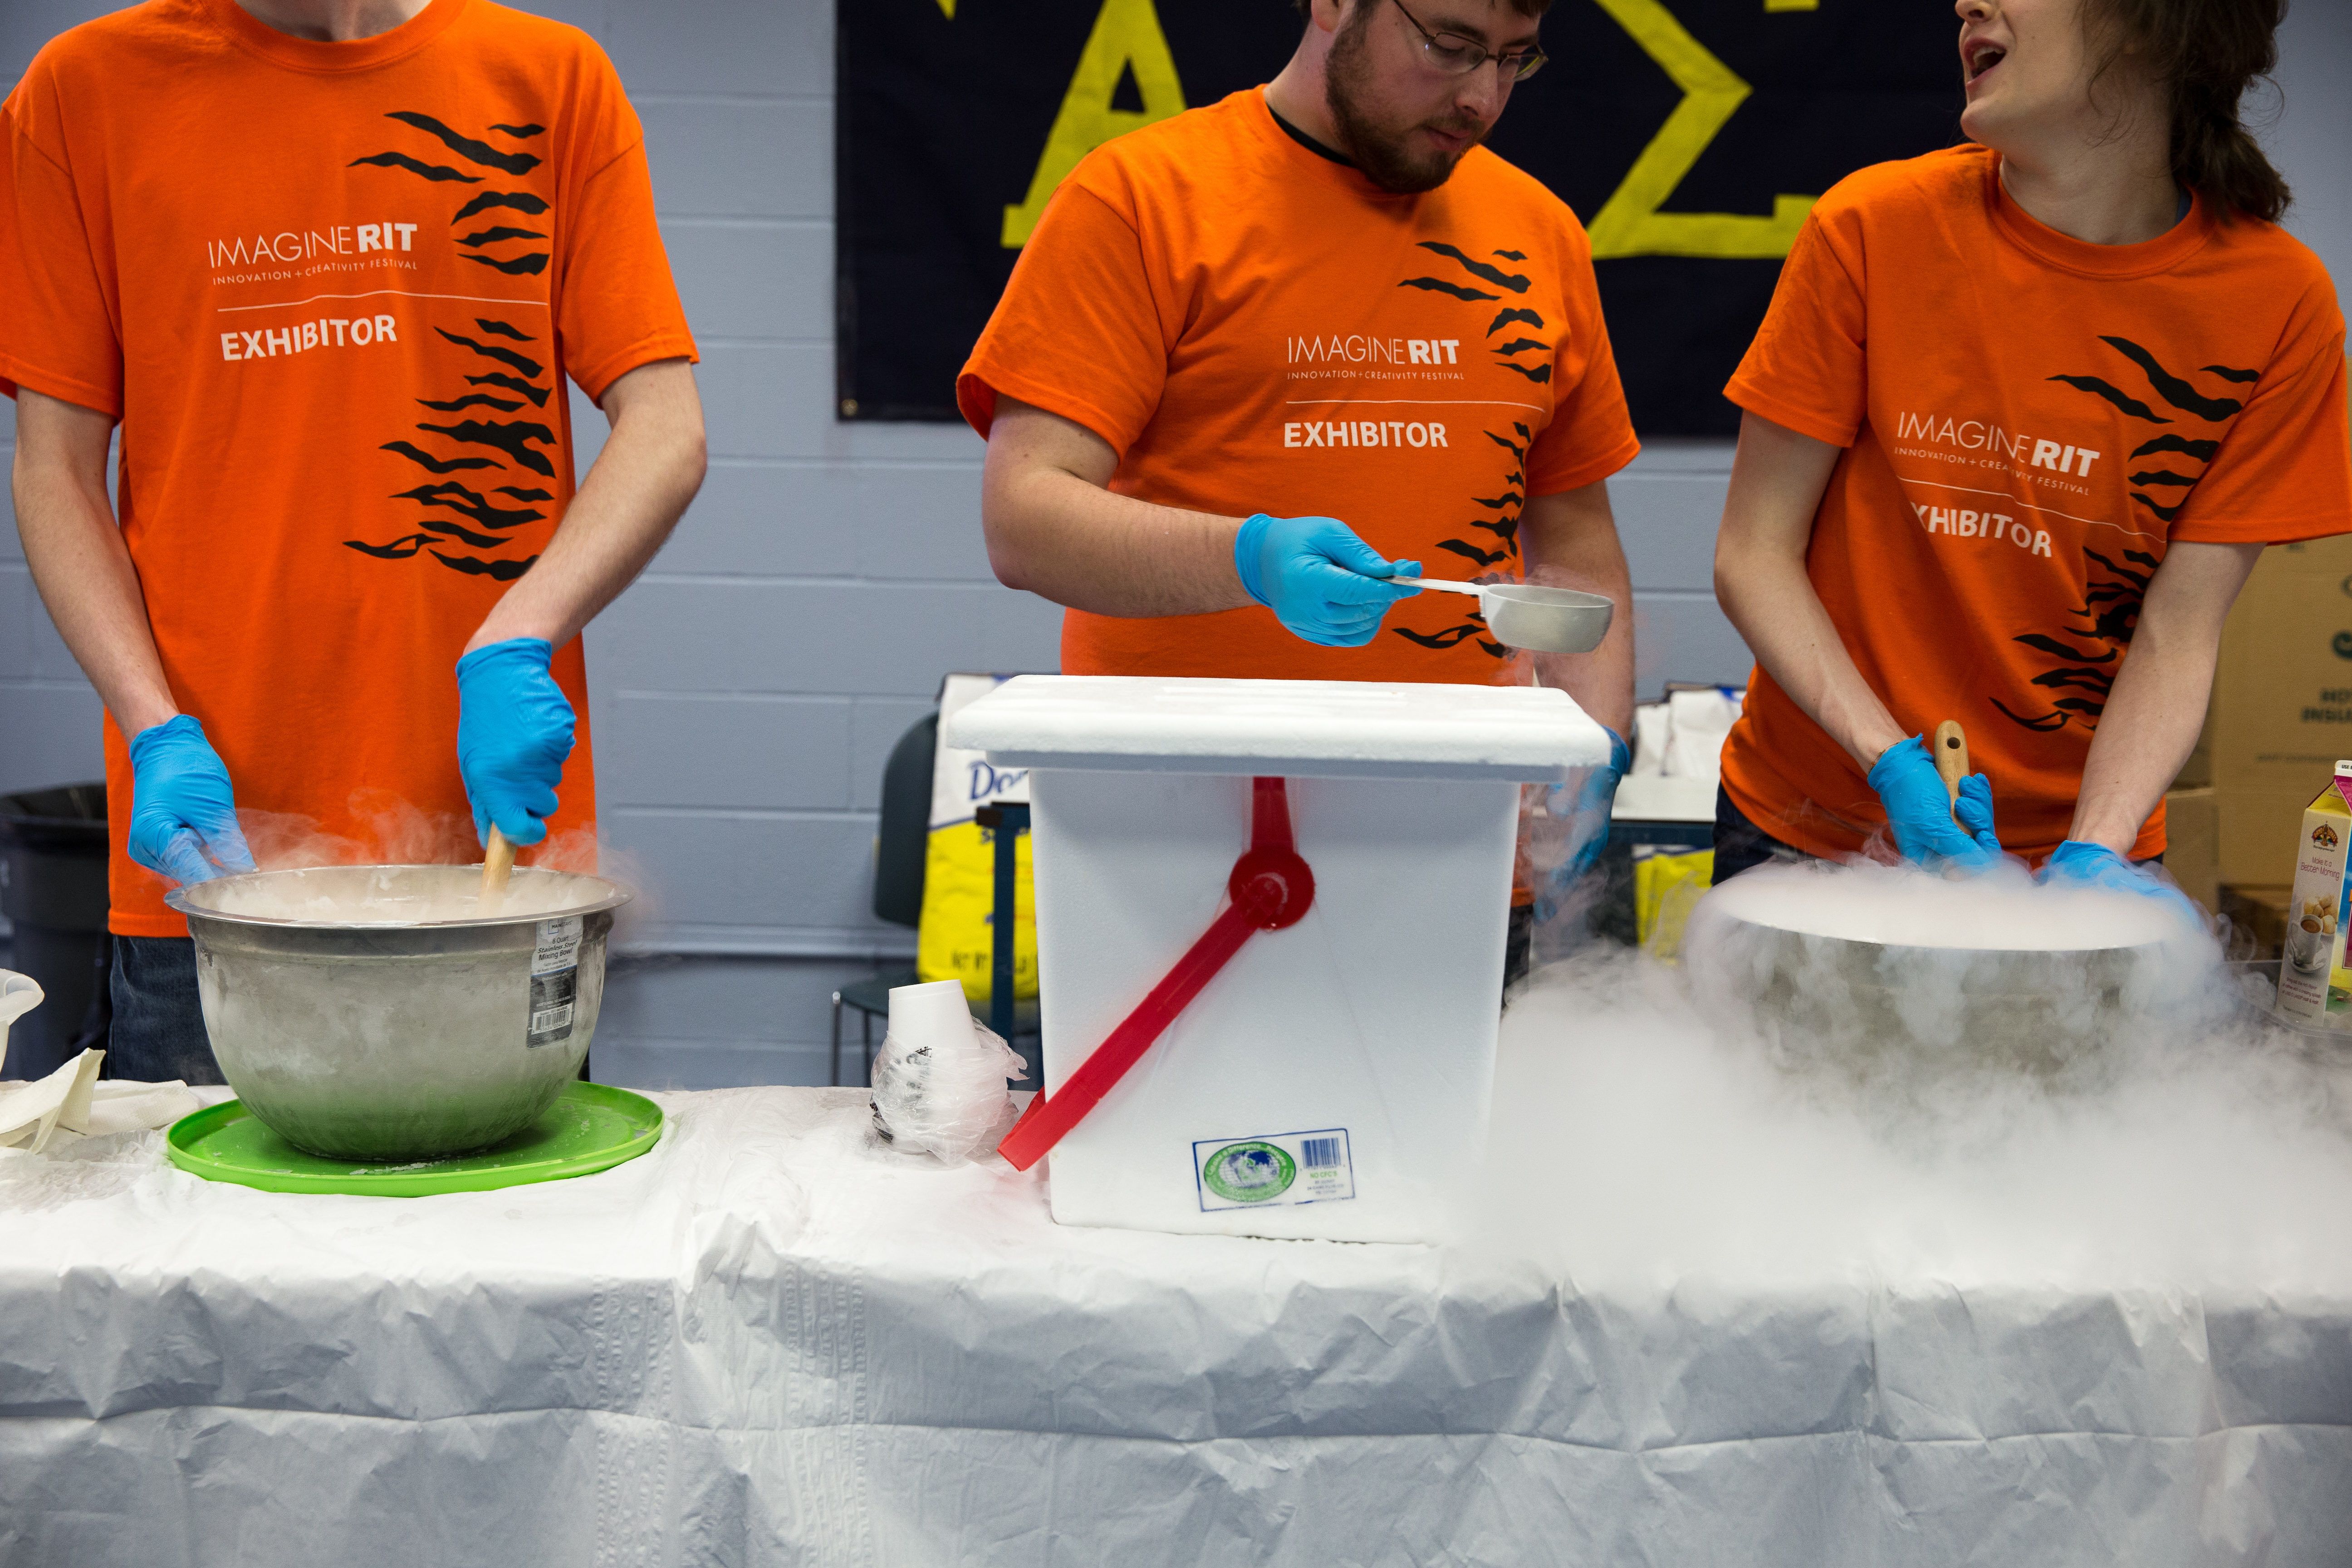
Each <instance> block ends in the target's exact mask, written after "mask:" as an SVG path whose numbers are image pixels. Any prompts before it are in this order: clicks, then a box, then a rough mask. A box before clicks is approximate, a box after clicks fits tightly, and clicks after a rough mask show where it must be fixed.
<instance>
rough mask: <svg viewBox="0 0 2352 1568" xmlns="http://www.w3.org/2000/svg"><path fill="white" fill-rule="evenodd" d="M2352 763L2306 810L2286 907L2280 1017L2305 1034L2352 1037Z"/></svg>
mask: <svg viewBox="0 0 2352 1568" xmlns="http://www.w3.org/2000/svg"><path fill="white" fill-rule="evenodd" d="M2347 860H2352V762H2340V763H2336V776H2335V777H2334V778H2332V779H2330V780H2328V781H2327V787H2326V789H2323V790H2321V791H2320V792H2319V795H2318V798H2317V799H2315V800H2314V801H2313V802H2312V803H2311V804H2310V805H2307V806H2305V808H2304V812H2303V833H2302V837H2299V838H2298V839H2297V840H2296V841H2295V857H2294V896H2293V897H2292V898H2291V899H2290V900H2289V901H2288V906H2287V923H2286V945H2285V950H2284V952H2282V953H2281V954H2280V957H2279V984H2278V1011H2279V1015H2280V1016H2282V1017H2284V1018H2288V1019H2292V1020H2293V1021H2294V1022H2295V1023H2298V1024H2301V1025H2304V1026H2306V1027H2309V1026H2320V1027H2324V1028H2334V1029H2347V1030H2352V970H2347V967H2346V965H2345V962H2344V928H2345V925H2346V924H2347V917H2352V880H2347V878H2346V876H2345V871H2346V868H2347Z"/></svg>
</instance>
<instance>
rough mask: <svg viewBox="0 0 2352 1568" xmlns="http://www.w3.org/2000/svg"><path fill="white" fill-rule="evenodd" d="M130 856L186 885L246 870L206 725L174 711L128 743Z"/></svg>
mask: <svg viewBox="0 0 2352 1568" xmlns="http://www.w3.org/2000/svg"><path fill="white" fill-rule="evenodd" d="M130 847H131V858H132V859H133V860H136V861H138V862H139V864H141V865H142V866H144V867H146V868H148V869H149V870H151V871H161V872H163V875H165V876H166V877H169V878H171V879H173V881H175V882H178V883H180V884H182V885H183V886H186V885H188V884H191V883H195V882H205V881H210V880H211V879H213V878H215V877H226V876H227V875H229V874H230V873H231V872H235V871H250V870H252V869H253V851H252V850H250V849H248V848H247V847H246V844H245V834H244V833H243V832H242V831H240V830H239V829H238V827H237V826H236V794H235V792H234V791H233V790H232V789H231V788H230V786H229V782H228V769H227V768H226V767H224V766H222V765H221V760H220V753H219V752H215V751H214V750H213V743H212V742H210V741H207V740H205V727H204V726H203V725H202V724H199V723H197V722H196V721H195V718H194V715H192V714H187V713H181V714H178V715H175V716H174V717H173V718H170V719H166V720H164V721H163V722H162V723H161V724H151V725H149V726H148V727H147V728H146V729H144V730H142V731H139V733H137V734H136V735H133V736H132V737H131V846H130Z"/></svg>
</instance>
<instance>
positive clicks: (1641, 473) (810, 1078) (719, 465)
mask: <svg viewBox="0 0 2352 1568" xmlns="http://www.w3.org/2000/svg"><path fill="white" fill-rule="evenodd" d="M1568 3H1570V4H1575V3H1578V0H1568ZM111 8H112V7H110V6H109V5H103V4H92V3H90V0H10V3H9V4H7V5H0V82H6V81H13V80H14V79H15V78H16V75H17V74H18V73H20V72H21V70H22V69H23V68H24V66H25V64H26V62H28V61H29V60H30V59H31V58H32V57H33V55H34V53H35V52H36V51H37V49H38V48H39V47H40V46H41V44H42V42H43V41H45V40H46V39H47V37H50V36H51V35H52V34H54V33H56V32H58V31H59V30H61V29H63V28H65V27H68V26H72V25H74V24H75V23H77V22H79V21H82V20H84V19H86V18H87V17H89V16H94V15H97V14H99V13H100V12H102V11H105V10H109V9H111ZM526 8H529V9H533V10H538V11H541V12H543V13H544V14H547V15H550V16H557V17H559V18H561V19H562V20H564V21H567V22H571V23H572V24H573V25H575V26H580V27H582V28H584V29H585V30H586V31H588V32H589V33H591V34H592V35H593V36H594V37H596V39H597V40H598V41H599V42H600V43H601V44H602V45H603V46H604V48H605V50H606V51H607V52H608V53H609V54H610V55H611V56H612V58H613V59H614V63H615V65H616V66H617V67H618V68H619V70H620V73H621V77H622V79H623V80H624V81H625V83H626V85H627V87H628V89H629V92H630V95H631V97H632V99H633V100H634V101H635V104H636V106H637V110H638V112H639V114H640V115H641V116H642V117H643V119H644V121H645V125H646V142H647V152H648V157H649V159H650V161H651V163H652V167H653V174H654V184H655V192H656V198H657V201H658V205H659V207H660V212H661V221H662V230H663V235H664V237H665V239H666V241H667V245H668V247H669V254H670V260H671V264H672V266H673V267H674V268H675V269H676V272H677V281H678V287H679V289H680V291H681V293H682V294H683V296H684V298H685V301H686V307H687V310H688V315H689V316H690V317H691V319H692V321H693V323H694V328H695V331H696V334H697V336H698V339H699V341H700V342H701V346H702V350H703V355H704V362H703V364H702V367H701V370H700V379H701V385H702V393H703V399H704V403H705V405H706V407H707V408H708V410H709V424H710V435H711V444H710V445H711V459H712V461H711V468H710V477H709V482H708V483H707V484H706V486H705V487H704V489H703V492H702V496H701V499H700V500H698V501H697V502H696V503H695V506H694V509H693V510H692V511H691V512H689V513H688V516H687V519H686V521H685V522H684V523H683V524H682V525H681V526H680V528H679V530H678V531H677V536H676V537H675V539H674V540H673V541H672V542H671V543H670V545H669V546H668V548H667V549H666V550H665V551H664V552H662V554H661V556H660V557H659V559H657V560H656V562H655V563H654V565H653V567H652V569H651V570H650V571H649V572H648V573H647V574H646V577H645V579H644V580H643V581H641V582H640V583H638V584H636V585H635V587H633V588H632V589H630V591H629V592H628V593H627V594H626V595H624V596H623V597H622V599H621V600H620V601H619V602H618V603H617V604H616V605H614V606H613V608H612V609H610V610H609V611H607V612H606V614H605V615H604V617H603V618H602V619H601V620H599V621H598V622H597V624H596V625H595V626H593V628H592V629H591V630H590V632H589V650H588V660H589V675H590V679H591V683H592V687H593V694H592V699H591V700H592V706H593V720H594V724H595V727H596V738H597V745H596V752H597V766H598V770H599V772H600V773H601V775H602V785H601V795H602V799H603V816H604V825H605V827H606V830H607V832H608V834H609V836H610V837H611V839H612V841H613V843H614V846H615V848H616V851H617V854H618V856H619V857H620V859H621V864H622V866H623V867H624V875H625V876H627V877H628V878H629V879H631V880H633V881H635V882H636V883H638V884H640V885H641V886H643V887H644V889H646V899H645V900H644V902H645V906H646V918H645V919H644V920H642V921H639V922H638V923H637V925H636V928H635V931H634V933H633V938H632V940H633V945H634V950H635V953H636V954H637V955H638V956H635V957H633V958H632V959H631V960H630V961H629V962H628V963H626V964H625V966H624V967H623V968H622V969H621V970H620V971H618V972H617V973H616V974H615V977H614V984H613V987H612V990H611V992H610V994H609V997H608V1001H607V1005H606V1011H605V1015H604V1025H603V1026H602V1028H601V1029H600V1031H599V1035H598V1039H597V1044H596V1050H595V1058H596V1068H597V1075H598V1076H599V1077H600V1078H604V1079H607V1080H609V1081H614V1082H620V1083H635V1084H641V1085H651V1086H667V1085H682V1086H688V1087H706V1086H716V1085H720V1084H734V1083H793V1082H822V1081H823V1080H824V1071H825V1063H824V1041H825V1035H826V1026H827V1005H826V1004H827V996H828V994H829V993H830V992H831V991H832V989H833V988H834V987H835V985H836V984H840V983H841V982H843V981H845V980H847V979H850V978H853V977H855V976H856V975H859V974H862V973H868V972H870V970H871V969H872V968H873V967H875V966H876V965H877V963H884V962H888V961H894V960H903V959H904V958H905V957H906V956H907V955H909V954H910V953H911V951H912V936H911V933H909V932H907V931H901V930H899V929H898V928H896V927H890V926H885V925H881V924H878V923H877V922H876V921H873V920H872V918H871V917H870V916H869V915H868V914H867V913H866V899H867V896H868V890H869V888H870V877H871V866H872V844H873V833H874V809H873V807H874V800H875V795H876V792H877V787H878V782H879V777H880V771H881V766H882V762H883V759H884V758H885V757H886V756H887V753H888V752H889V748H890V746H891V744H892V742H894V741H895V740H896V739H897V738H898V734H899V733H900V732H901V731H903V730H904V729H905V728H906V726H907V725H908V723H910V722H912V721H914V720H915V719H916V718H917V717H919V715H920V714H921V713H922V712H924V711H925V710H927V709H928V708H929V702H930V699H931V695H932V692H933V690H934V689H935V687H936V685H937V682H938V679H939V677H940V674H941V673H942V672H944V671H947V670H950V669H999V670H1015V669H1051V668H1054V666H1055V653H1056V646H1057V626H1058V612H1056V611H1055V609H1054V607H1053V606H1051V605H1045V604H1044V603H1043V602H1041V601H1039V600H1036V599H1034V598H1032V597H1029V596H1028V595H1018V594H1013V593H1011V592H1009V591H1007V590H1005V589H1003V588H1002V587H1000V586H998V585H997V584H996V583H995V582H994V580H993V579H992V577H991V576H990V574H989V572H988V566H987V561H986V557H985V554H984V552H983V551H982V546H981V539H980V523H979V466H980V458H981V450H982V448H981V443H980V441H979V440H978V438H977V437H973V436H972V435H971V433H970V432H968V431H966V430H964V429H962V428H961V426H877V425H864V426H845V425H841V424H838V423H836V422H835V419H834V416H833V410H834V391H833V387H834V380H833V363H832V353H833V344H832V321H833V313H832V270H833V223H832V214H833V68H834V66H833V59H834V54H833V15H834V0H552V3H544V4H532V5H528V6H527V7H526ZM2290 30H2291V33H2292V35H2293V36H2292V37H2291V39H2290V47H2289V48H2288V50H2287V64H2286V70H2285V72H2284V77H2285V83H2286V87H2287V90H2288V93H2289V95H2290V99H2291V101H2292V104H2293V112H2292V113H2290V114H2288V115H2286V116H2285V117H2284V118H2283V119H2282V120H2281V121H2280V123H2279V125H2278V128H2277V132H2276V134H2275V136H2274V141H2275V142H2276V144H2277V146H2278V147H2279V149H2280V152H2281V153H2282V154H2283V156H2284V160H2285V162H2286V165H2287V169H2288V174H2289V177H2290V178H2297V183H2298V188H2299V194H2300V195H2301V198H2302V205H2301V206H2300V208H2299V210H2298V213H2297V215H2296V219H2295V226H2296V227H2297V228H2298V229H2299V231H2300V232H2302V233H2304V235H2305V237H2306V238H2307V239H2309V240H2310V241H2311V242H2312V243H2313V244H2314V245H2315V247H2317V248H2318V249H2319V250H2320V251H2321V254H2322V255H2324V256H2326V257H2327V258H2328V259H2329V260H2330V262H2331V264H2333V265H2336V267H2337V268H2338V270H2339V272H2341V270H2342V269H2343V268H2344V267H2345V265H2346V264H2347V263H2352V184H2347V180H2346V179H2345V177H2344V175H2343V174H2342V172H2341V167H2342V166H2341V162H2340V158H2339V157H2338V150H2339V149H2340V148H2342V147H2343V146H2344V145H2346V144H2347V140H2352V109H2347V107H2346V103H2347V100H2346V95H2345V94H2344V93H2343V92H2342V91H2341V85H2342V84H2343V83H2344V82H2345V81H2346V80H2347V76H2352V7H2342V6H2335V5H2320V4H2305V5H2300V6H2298V7H2296V9H2295V12H2294V20H2293V21H2292V22H2291V24H2290ZM2298 175H2299V176H2300V178H2298ZM575 413H576V415H577V416H579V417H578V418H577V420H576V427H577V428H578V429H579V430H580V431H581V432H582V434H583V443H582V447H583V450H582V454H581V460H582V463H583V466H584V465H585V464H586V462H587V461H589V460H590V458H593V453H594V448H595V439H594V437H595V435H596V434H597V433H598V432H601V431H602V430H603V428H604V422H603V418H602V416H600V415H598V414H597V413H596V412H595V411H594V409H593V408H592V407H589V406H588V405H586V404H585V403H584V400H581V399H578V398H577V397H576V395H575ZM0 421H5V424H0V440H11V441H12V440H13V435H14V419H13V405H9V407H8V408H7V409H6V410H5V412H0ZM1729 458H1730V454H1729V449H1728V447H1727V445H1724V444H1721V443H1710V442H1671V441H1668V442H1657V443H1654V444H1653V445H1652V447H1651V448H1650V450H1649V451H1648V452H1646V453H1645V454H1644V455H1643V458H1642V459H1641V460H1640V461H1639V462H1638V463H1637V464H1636V465H1635V466H1634V467H1633V469H1631V470H1630V471H1628V472H1627V473H1626V474H1625V475H1623V476H1622V478H1621V479H1619V480H1618V481H1617V482H1616V483H1615V484H1614V485H1613V487H1612V489H1613V493H1614V495H1615V498H1616V502H1617V510H1618V516H1619V518H1620V521H1621V523H1622V529H1623V532H1624V537H1625V543H1626V549H1627V552H1628V554H1629V555H1630V556H1631V558H1632V562H1633V581H1634V584H1635V591H1636V595H1637V600H1638V607H1639V614H1640V616H1641V619H1640V623H1639V631H1640V642H1641V648H1642V659H1641V672H1640V681H1641V685H1642V687H1643V689H1644V690H1645V691H1654V690H1655V689H1657V688H1658V687H1659V686H1661V685H1662V684H1663V683H1664V681H1666V680H1668V679H1738V678H1739V677H1740V676H1741V675H1742V674H1743V673H1744V671H1745V669H1746V667H1747V663H1748V658H1747V653H1746V650H1745V649H1744V647H1742V646H1741V644H1740V642H1739V639H1738V637H1737V635H1736V634H1734V633H1733V632H1732V630H1731V628H1730V626H1729V625H1728V624H1727V622H1725V620H1724V619H1723V617H1722V616H1721V613H1720V612H1719V611H1718V610H1717V608H1716V606H1715V603H1714V598H1713V594H1712V591H1711V588H1710V569H1711V568H1710V553H1711V548H1712V543H1713V539H1714V531H1715V525H1716V521H1717V517H1718V516H1719V514H1720V511H1721V506H1722V494H1723V486H1724V482H1725V478H1726V476H1727V473H1728V471H1729V466H1730V464H1729ZM10 521H11V526H9V527H7V528H5V529H0V791H5V790H13V789H21V788H29V787H34V786H37V785H42V784H56V783H62V782H65V781H68V780H70V779H75V778H83V777H90V776H94V775H96V774H97V773H99V771H100V763H99V744H98V726H99V709H98V703H97V700H96V698H95V697H94V695H93V694H92V693H91V692H90V690H89V686H88V685H87V683H86V682H84V681H83V679H81V676H80V674H79V670H77V669H76V668H75V666H74V663H73V660H72V659H71V658H70V657H69V656H68V654H67V653H66V651H65V648H64V646H63V644H62V643H61V642H60V641H59V640H58V637H57V634H56V632H55V631H54V630H53V629H52V628H51V626H49V624H48V620H47V616H45V615H44V614H43V613H42V611H41V609H40V606H39V603H38V600H37V597H36V595H34V593H33V590H32V584H31V580H30V577H29V575H28V574H26V570H25V567H24V563H23V556H22V552H21V550H20V549H19V547H18V545H17V542H16V531H15V528H14V526H13V517H12V518H11V520H10ZM853 1038H854V1036H853Z"/></svg>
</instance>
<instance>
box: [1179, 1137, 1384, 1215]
mask: <svg viewBox="0 0 2352 1568" xmlns="http://www.w3.org/2000/svg"><path fill="white" fill-rule="evenodd" d="M1192 1173H1193V1176H1194V1178H1195V1180H1196V1184H1197V1185H1198V1187H1199V1189H1200V1194H1201V1207H1202V1209H1203V1210H1216V1209H1248V1208H1279V1207H1282V1206H1283V1205H1288V1204H1318V1203H1327V1202H1329V1201H1330V1200H1332V1199H1335V1198H1352V1197H1354V1196H1355V1195H1356V1173H1355V1167H1354V1165H1353V1163H1351V1161H1350V1160H1349V1152H1348V1130H1347V1129H1346V1128H1344V1127H1324V1128H1318V1129H1317V1130H1316V1131H1312V1132H1284V1133H1278V1134H1269V1135H1267V1136H1265V1137H1262V1138H1209V1139H1203V1140H1202V1141H1200V1142H1196V1143H1194V1144H1193V1145H1192Z"/></svg>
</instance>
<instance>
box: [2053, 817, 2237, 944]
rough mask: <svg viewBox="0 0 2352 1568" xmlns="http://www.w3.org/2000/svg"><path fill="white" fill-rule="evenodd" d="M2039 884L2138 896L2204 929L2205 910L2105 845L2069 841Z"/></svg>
mask: <svg viewBox="0 0 2352 1568" xmlns="http://www.w3.org/2000/svg"><path fill="white" fill-rule="evenodd" d="M2040 880H2041V881H2042V883H2043V884H2044V885H2046V886H2051V887H2069V886H2071V887H2077V888H2097V889H2102V890H2103V891H2105V892H2110V893H2137V894H2139V895H2140V896H2141V897H2143V898H2149V899H2155V900H2159V901H2160V902H2163V903H2166V904H2169V905H2171V906H2172V907H2173V910H2174V912H2176V913H2178V914H2179V915H2180V916H2181V917H2183V918H2184V919H2186V920H2187V921H2189V923H2190V924H2192V925H2197V926H2202V925H2203V924H2204V923H2205V916H2204V913H2203V911H2202V910H2199V909H2198V907H2197V905H2196V904H2195V903H2194V902H2193V901H2192V900H2190V899H2189V895H2188V894H2186V893H2184V892H2182V891H2181V890H2180V889H2179V887H2177V886H2176V885H2174V884H2173V883H2172V882H2170V881H2168V880H2167V879H2164V878H2162V877H2160V876H2158V875H2157V874H2156V872H2155V871H2154V870H2152V869H2150V868H2147V867H2146V866H2137V865H2134V864H2133V863H2132V862H2131V860H2129V859H2128V858H2126V857H2124V856H2121V855H2118V854H2116V852H2115V851H2114V850H2112V849H2110V848H2108V847H2106V846H2105V845H2104V844H2089V843H2085V842H2084V841H2083V840H2082V839H2080V838H2069V839H2068V840H2066V842H2065V843H2063V844H2061V845H2060V846H2058V847H2057V848H2055V849H2053V850H2052V851H2051V852H2050V858H2049V859H2047V860H2044V861H2043V862H2042V871H2041V874H2040Z"/></svg>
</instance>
